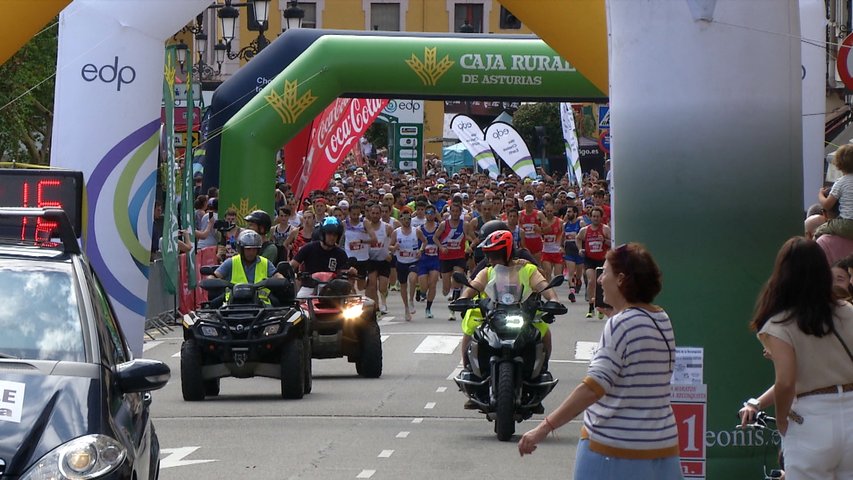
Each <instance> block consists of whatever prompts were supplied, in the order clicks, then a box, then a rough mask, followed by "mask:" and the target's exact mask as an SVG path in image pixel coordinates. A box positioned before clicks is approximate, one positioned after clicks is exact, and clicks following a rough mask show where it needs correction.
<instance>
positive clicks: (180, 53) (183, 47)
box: [175, 40, 190, 71]
mask: <svg viewBox="0 0 853 480" xmlns="http://www.w3.org/2000/svg"><path fill="white" fill-rule="evenodd" d="M189 49H190V47H188V46H187V44H186V43H184V41H183V40H181V42H180V43H178V44H177V45H175V56H176V57H177V58H178V63H179V64H180V65H181V71H183V70H184V63H185V62H186V61H187V50H189Z"/></svg>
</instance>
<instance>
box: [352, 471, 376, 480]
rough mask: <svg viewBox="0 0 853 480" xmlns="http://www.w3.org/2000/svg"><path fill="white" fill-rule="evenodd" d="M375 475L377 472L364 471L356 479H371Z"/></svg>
mask: <svg viewBox="0 0 853 480" xmlns="http://www.w3.org/2000/svg"><path fill="white" fill-rule="evenodd" d="M374 473H376V470H362V471H361V473H359V474H358V475H356V477H355V478H370V477H372V476H373V474H374Z"/></svg>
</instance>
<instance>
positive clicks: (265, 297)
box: [225, 255, 270, 305]
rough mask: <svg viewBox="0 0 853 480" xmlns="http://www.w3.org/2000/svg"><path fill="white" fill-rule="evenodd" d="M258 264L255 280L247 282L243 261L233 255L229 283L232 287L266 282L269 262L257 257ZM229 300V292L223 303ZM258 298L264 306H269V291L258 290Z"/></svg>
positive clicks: (238, 256)
mask: <svg viewBox="0 0 853 480" xmlns="http://www.w3.org/2000/svg"><path fill="white" fill-rule="evenodd" d="M258 260H260V261H259V262H258V264H257V265H256V266H255V279H254V280H253V281H251V282H250V281H249V279H248V278H246V271H245V270H244V269H243V259H242V258H241V257H240V255H234V256H233V257H231V283H233V284H234V285H238V284H242V283H258V282H260V281H261V280H266V278H267V270H269V260H267V259H266V258H264V257H262V256H260V255H258ZM230 298H231V292H230V291H229V292H227V293H226V294H225V301H226V302H227V301H228V299H230ZM258 298H260V300H261V301H262V302H263V303H264V305H270V291H269V289H267V288H261V289H258Z"/></svg>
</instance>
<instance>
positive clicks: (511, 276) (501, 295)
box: [486, 265, 532, 305]
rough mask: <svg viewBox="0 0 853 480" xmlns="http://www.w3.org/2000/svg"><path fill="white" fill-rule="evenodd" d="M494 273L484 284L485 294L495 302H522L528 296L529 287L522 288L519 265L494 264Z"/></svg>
mask: <svg viewBox="0 0 853 480" xmlns="http://www.w3.org/2000/svg"><path fill="white" fill-rule="evenodd" d="M493 269H494V273H493V275H491V278H490V279H489V283H488V284H486V295H488V296H489V298H490V299H491V300H492V301H493V302H495V303H502V304H506V305H508V304H513V303H518V302H522V301H524V300H526V299H527V297H529V296H530V294H531V293H532V292H530V289H529V288H528V289H527V290H525V289H524V285H522V282H521V279H520V275H519V272H520V271H521V265H512V266H504V265H495V266H494V267H493Z"/></svg>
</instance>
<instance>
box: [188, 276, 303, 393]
mask: <svg viewBox="0 0 853 480" xmlns="http://www.w3.org/2000/svg"><path fill="white" fill-rule="evenodd" d="M215 268H216V267H215V266H205V267H202V268H201V272H202V273H203V274H205V275H211V274H212V273H213V271H214V270H215ZM277 271H279V272H280V273H282V274H284V275H285V276H289V277H290V278H276V277H273V278H267V279H266V280H263V281H261V282H259V283H255V284H237V285H234V284H232V283H230V282H227V281H225V280H222V279H218V278H206V279H204V280H202V281H201V282H199V286H201V288H203V289H205V290H207V291H208V293H209V294H210V295H211V298H212V300H211V301H208V302H204V303H202V305H201V308H199V309H197V310H195V311H192V312H190V313H188V314H186V315H184V318H183V322H182V323H183V332H184V342H183V344H181V392H182V394H183V397H184V400H186V401H198V400H204V398H205V396H217V395H219V380H220V378H222V377H235V378H250V377H255V376H260V377H269V378H278V379H280V381H281V396H282V397H283V398H289V399H299V398H302V397H303V395H304V394H306V393H311V387H312V379H311V341H310V337H309V336H308V325H307V323H308V321H307V320H308V319H307V317H306V316H305V314H304V312H303V311H302V309H301V308H300V307H299V303H298V302H296V300H295V294H294V287H293V270H292V268H290V265H289V264H287V263H286V262H282V263H280V264H279V265H278V268H277ZM261 288H267V289H269V290H270V292H271V293H272V294H273V295H274V296H275V297H276V299H277V300H278V299H281V300H282V304H281V305H273V306H270V305H265V304H264V303H263V302H261V300H260V298H259V296H258V290H259V289H261ZM225 290H228V291H230V293H231V294H230V298H229V299H228V301H226V302H224V303H222V300H223V295H224V291H225ZM273 295H271V298H272V297H273Z"/></svg>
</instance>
